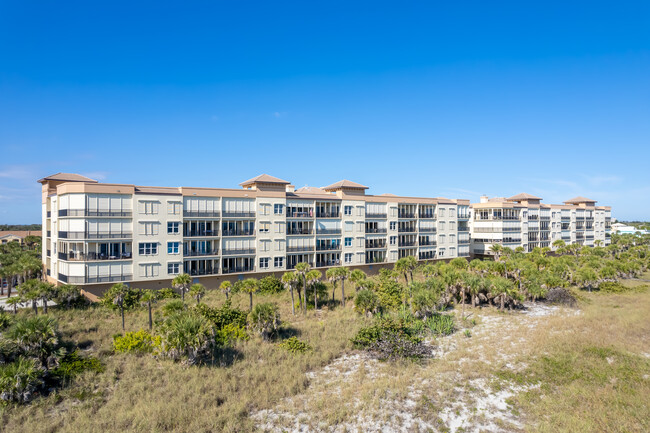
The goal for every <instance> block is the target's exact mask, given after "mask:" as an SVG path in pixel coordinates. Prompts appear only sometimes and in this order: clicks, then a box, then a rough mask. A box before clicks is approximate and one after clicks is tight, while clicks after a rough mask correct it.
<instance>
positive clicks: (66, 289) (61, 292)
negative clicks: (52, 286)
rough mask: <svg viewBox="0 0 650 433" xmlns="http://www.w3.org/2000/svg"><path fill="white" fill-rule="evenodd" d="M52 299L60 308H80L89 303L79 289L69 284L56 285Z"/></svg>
mask: <svg viewBox="0 0 650 433" xmlns="http://www.w3.org/2000/svg"><path fill="white" fill-rule="evenodd" d="M52 300H53V301H54V302H56V304H57V305H58V306H60V307H62V308H81V307H86V306H88V305H89V304H90V301H89V300H88V298H86V297H85V296H84V295H82V294H81V289H80V288H79V287H77V286H73V285H71V284H64V285H62V286H60V287H58V288H57V289H56V290H55V291H54V298H52Z"/></svg>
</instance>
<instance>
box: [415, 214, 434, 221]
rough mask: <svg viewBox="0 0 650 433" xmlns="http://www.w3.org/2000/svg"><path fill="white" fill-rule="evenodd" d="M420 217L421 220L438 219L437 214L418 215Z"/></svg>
mask: <svg viewBox="0 0 650 433" xmlns="http://www.w3.org/2000/svg"><path fill="white" fill-rule="evenodd" d="M418 217H419V218H420V219H426V220H430V219H434V218H435V217H436V215H435V214H432V213H420V214H419V215H418Z"/></svg>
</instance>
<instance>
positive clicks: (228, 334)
mask: <svg viewBox="0 0 650 433" xmlns="http://www.w3.org/2000/svg"><path fill="white" fill-rule="evenodd" d="M237 340H248V334H247V333H246V329H245V328H243V327H241V326H239V325H237V324H235V323H228V324H227V325H225V326H223V327H222V328H220V329H217V331H216V337H215V341H216V343H217V344H218V345H220V346H227V345H229V344H232V343H234V342H235V341H237Z"/></svg>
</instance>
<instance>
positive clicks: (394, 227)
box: [39, 173, 470, 293]
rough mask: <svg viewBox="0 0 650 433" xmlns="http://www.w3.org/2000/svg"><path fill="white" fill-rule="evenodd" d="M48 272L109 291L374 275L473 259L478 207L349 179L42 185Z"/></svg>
mask: <svg viewBox="0 0 650 433" xmlns="http://www.w3.org/2000/svg"><path fill="white" fill-rule="evenodd" d="M39 182H40V183H41V184H42V192H43V194H42V219H43V240H44V242H43V264H44V268H45V271H46V274H47V277H48V279H50V280H51V281H52V282H55V283H69V284H76V285H79V286H82V287H83V288H84V289H85V290H87V291H89V292H91V293H101V292H102V291H103V290H105V289H106V288H107V287H110V286H111V285H112V284H114V283H116V282H125V283H129V284H131V285H133V286H136V287H142V288H161V287H169V286H170V285H171V281H172V279H173V278H174V277H175V276H176V275H177V274H179V273H183V272H185V273H187V274H190V275H191V276H192V277H193V278H194V279H195V281H198V282H201V283H202V284H204V285H205V286H206V287H209V288H213V287H217V286H218V285H219V284H220V282H221V281H223V280H224V279H228V280H236V279H242V278H246V277H248V276H255V277H259V276H263V275H266V274H270V273H277V274H279V273H282V272H285V271H287V270H291V269H293V268H294V267H295V265H296V264H297V263H300V262H307V263H309V264H310V265H311V266H312V267H315V268H319V269H323V270H324V269H326V268H328V267H332V266H341V265H344V266H349V267H359V268H361V269H364V270H366V271H370V272H372V271H373V270H376V269H377V268H379V267H381V266H392V263H394V262H396V261H397V260H398V259H399V258H401V257H406V256H413V257H415V258H416V259H418V260H440V259H451V258H454V257H459V256H460V257H468V256H469V254H470V250H469V247H470V238H469V225H468V221H469V200H461V199H457V200H451V199H445V198H424V197H400V196H395V195H390V194H383V195H368V194H366V191H367V189H368V187H366V186H364V185H361V184H358V183H355V182H351V181H348V180H342V181H340V182H337V183H334V184H332V185H329V186H326V187H323V188H315V187H305V188H300V189H297V190H296V189H295V187H294V186H293V185H291V184H290V183H289V182H288V181H285V180H282V179H278V178H276V177H273V176H269V175H266V174H263V175H260V176H257V177H255V178H252V179H250V180H247V181H245V182H242V183H241V184H240V186H241V187H242V188H241V189H226V188H192V187H178V188H168V187H148V186H136V185H128V184H108V183H99V182H97V181H95V180H93V179H90V178H87V177H84V176H81V175H78V174H69V173H58V174H56V175H52V176H48V177H45V178H43V179H40V180H39Z"/></svg>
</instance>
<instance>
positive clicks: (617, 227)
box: [612, 223, 650, 235]
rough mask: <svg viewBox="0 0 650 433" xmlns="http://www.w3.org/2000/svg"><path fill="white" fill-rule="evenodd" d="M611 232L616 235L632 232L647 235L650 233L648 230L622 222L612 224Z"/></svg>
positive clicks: (630, 233) (632, 233)
mask: <svg viewBox="0 0 650 433" xmlns="http://www.w3.org/2000/svg"><path fill="white" fill-rule="evenodd" d="M612 232H613V233H616V234H617V235H634V234H641V235H647V234H648V233H650V231H648V230H641V229H638V228H636V227H634V226H628V225H625V224H623V223H614V224H612Z"/></svg>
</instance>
